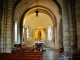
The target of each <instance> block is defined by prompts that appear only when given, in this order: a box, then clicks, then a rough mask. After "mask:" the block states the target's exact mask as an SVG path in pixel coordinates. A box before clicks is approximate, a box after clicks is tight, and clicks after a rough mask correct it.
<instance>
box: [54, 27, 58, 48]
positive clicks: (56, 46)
mask: <svg viewBox="0 0 80 60" xmlns="http://www.w3.org/2000/svg"><path fill="white" fill-rule="evenodd" d="M54 30H55V49H58V41H57V28H56V27H54Z"/></svg>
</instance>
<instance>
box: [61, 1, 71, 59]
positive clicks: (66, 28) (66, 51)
mask: <svg viewBox="0 0 80 60" xmlns="http://www.w3.org/2000/svg"><path fill="white" fill-rule="evenodd" d="M67 3H68V1H67V0H63V1H62V22H63V45H64V59H65V60H69V58H70V56H71V42H70V38H69V22H68V18H69V17H68V6H67Z"/></svg>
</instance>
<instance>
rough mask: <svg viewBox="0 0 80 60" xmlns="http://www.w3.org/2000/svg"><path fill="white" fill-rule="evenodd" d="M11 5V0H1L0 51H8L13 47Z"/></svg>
mask: <svg viewBox="0 0 80 60" xmlns="http://www.w3.org/2000/svg"><path fill="white" fill-rule="evenodd" d="M12 7H13V0H3V12H2V21H1V53H4V52H7V53H10V52H11V51H12V47H13V34H12V30H13V29H12Z"/></svg>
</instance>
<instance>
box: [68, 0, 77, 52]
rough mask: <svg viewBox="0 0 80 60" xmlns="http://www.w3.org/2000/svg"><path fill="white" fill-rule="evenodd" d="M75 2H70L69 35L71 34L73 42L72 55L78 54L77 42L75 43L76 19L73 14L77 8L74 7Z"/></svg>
mask: <svg viewBox="0 0 80 60" xmlns="http://www.w3.org/2000/svg"><path fill="white" fill-rule="evenodd" d="M73 4H74V3H73V1H70V0H68V9H69V10H68V12H69V14H68V16H69V33H70V41H71V53H75V52H76V41H75V30H74V28H75V27H74V18H73V16H74V15H73V12H74V8H73V7H75V6H74V5H73Z"/></svg>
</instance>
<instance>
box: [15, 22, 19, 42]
mask: <svg viewBox="0 0 80 60" xmlns="http://www.w3.org/2000/svg"><path fill="white" fill-rule="evenodd" d="M17 26H18V24H17V21H15V42H17V41H18V40H17Z"/></svg>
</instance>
